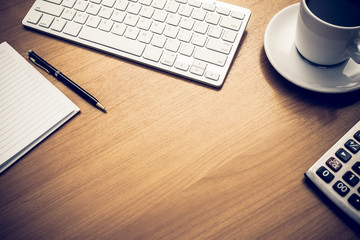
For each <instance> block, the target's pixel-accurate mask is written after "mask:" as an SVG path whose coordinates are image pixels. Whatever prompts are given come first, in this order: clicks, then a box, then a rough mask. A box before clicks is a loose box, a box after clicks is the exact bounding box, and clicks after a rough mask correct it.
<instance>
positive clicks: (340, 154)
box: [335, 148, 351, 163]
mask: <svg viewBox="0 0 360 240" xmlns="http://www.w3.org/2000/svg"><path fill="white" fill-rule="evenodd" d="M335 155H336V156H337V157H338V158H340V160H341V161H343V162H344V163H347V162H348V161H349V160H350V159H351V155H350V153H348V152H347V151H346V150H345V149H343V148H340V149H339V150H337V152H336V153H335Z"/></svg>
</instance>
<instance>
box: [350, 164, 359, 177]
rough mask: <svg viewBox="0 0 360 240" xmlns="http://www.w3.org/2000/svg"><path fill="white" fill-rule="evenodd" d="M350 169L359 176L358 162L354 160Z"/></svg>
mask: <svg viewBox="0 0 360 240" xmlns="http://www.w3.org/2000/svg"><path fill="white" fill-rule="evenodd" d="M351 169H352V170H354V172H355V173H357V174H358V175H359V176H360V162H356V163H355V164H354V166H352V168H351Z"/></svg>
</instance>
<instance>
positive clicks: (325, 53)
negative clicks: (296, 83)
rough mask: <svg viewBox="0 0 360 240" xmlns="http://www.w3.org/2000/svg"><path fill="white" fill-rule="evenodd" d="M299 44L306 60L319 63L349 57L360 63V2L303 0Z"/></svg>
mask: <svg viewBox="0 0 360 240" xmlns="http://www.w3.org/2000/svg"><path fill="white" fill-rule="evenodd" d="M295 45H296V48H297V50H298V52H299V53H300V54H301V55H302V56H303V57H304V58H305V59H306V60H308V61H310V62H312V63H315V64H318V65H335V64H339V63H341V62H343V61H346V60H347V59H349V58H352V59H353V60H354V61H355V62H356V63H358V64H360V1H359V0H301V2H300V8H299V13H298V19H297V25H296V35H295Z"/></svg>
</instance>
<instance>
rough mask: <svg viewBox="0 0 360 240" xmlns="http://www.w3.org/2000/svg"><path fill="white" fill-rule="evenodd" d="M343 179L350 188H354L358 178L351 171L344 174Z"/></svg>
mask: <svg viewBox="0 0 360 240" xmlns="http://www.w3.org/2000/svg"><path fill="white" fill-rule="evenodd" d="M343 179H344V180H345V182H347V183H348V184H349V185H350V186H352V187H355V185H356V184H357V183H358V182H359V178H358V177H357V176H356V175H355V174H353V173H352V172H351V171H347V172H346V173H345V174H344V176H343Z"/></svg>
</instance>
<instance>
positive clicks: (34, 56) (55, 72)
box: [27, 50, 106, 112]
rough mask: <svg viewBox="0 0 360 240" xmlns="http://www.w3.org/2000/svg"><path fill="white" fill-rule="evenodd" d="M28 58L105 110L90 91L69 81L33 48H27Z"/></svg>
mask: <svg viewBox="0 0 360 240" xmlns="http://www.w3.org/2000/svg"><path fill="white" fill-rule="evenodd" d="M27 54H28V56H29V58H30V60H31V61H32V62H33V63H34V64H35V65H37V66H39V67H41V68H42V69H44V70H45V71H46V72H48V73H49V74H51V75H53V76H54V77H55V78H56V79H58V80H59V81H61V82H63V83H64V84H66V85H67V86H68V87H69V88H71V89H72V90H73V91H74V92H76V93H77V94H79V95H80V96H81V97H82V98H84V99H85V100H86V101H88V102H89V103H91V104H92V105H94V106H96V107H98V108H100V109H101V110H102V111H104V112H106V108H105V107H104V106H103V105H102V104H101V103H100V102H99V101H98V100H97V99H96V98H94V97H93V96H91V94H90V93H88V92H87V91H85V90H84V89H82V88H81V87H80V86H79V85H77V84H76V83H74V82H73V81H71V80H70V79H69V78H68V77H66V76H65V75H64V74H62V73H61V72H60V71H59V70H57V69H56V68H54V67H53V66H51V65H50V64H49V63H47V62H46V61H45V60H44V59H42V58H41V57H39V56H38V55H37V54H36V53H35V52H34V51H33V50H29V51H28V52H27Z"/></svg>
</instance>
